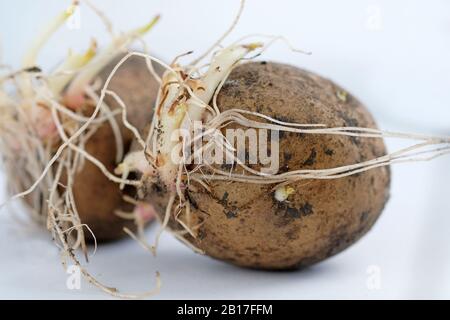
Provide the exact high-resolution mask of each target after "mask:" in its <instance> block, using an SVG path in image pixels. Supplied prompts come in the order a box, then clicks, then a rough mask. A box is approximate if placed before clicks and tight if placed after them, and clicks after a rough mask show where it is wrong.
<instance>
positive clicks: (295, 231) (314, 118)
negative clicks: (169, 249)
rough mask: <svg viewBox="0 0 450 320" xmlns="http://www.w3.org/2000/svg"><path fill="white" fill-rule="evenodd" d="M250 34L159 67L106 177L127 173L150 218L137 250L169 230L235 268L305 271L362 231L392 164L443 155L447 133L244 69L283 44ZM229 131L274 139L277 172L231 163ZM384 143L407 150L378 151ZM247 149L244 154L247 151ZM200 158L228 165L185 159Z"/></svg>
mask: <svg viewBox="0 0 450 320" xmlns="http://www.w3.org/2000/svg"><path fill="white" fill-rule="evenodd" d="M226 34H228V32H227V33H226ZM260 37H261V38H267V39H269V41H268V42H267V43H266V44H263V43H260V42H250V43H242V41H243V40H241V41H237V42H235V43H233V44H231V45H230V46H227V47H219V46H217V47H213V48H212V49H210V50H209V52H210V51H212V50H213V49H216V48H217V51H215V52H214V54H213V56H212V58H211V60H210V61H209V62H207V63H204V64H202V59H203V58H204V57H205V55H203V56H200V58H198V59H196V60H195V61H194V62H192V63H190V64H187V65H181V64H180V63H179V62H178V59H175V61H174V62H173V63H172V64H171V65H169V66H165V68H166V72H165V73H164V75H163V77H162V84H161V88H160V91H159V95H158V99H157V103H156V105H155V112H154V118H153V120H152V122H151V125H150V126H149V129H148V133H147V134H146V136H145V137H140V138H139V140H140V141H142V143H141V147H140V148H138V149H137V150H136V149H135V150H133V151H131V152H130V153H129V154H128V155H127V156H126V157H125V160H124V162H123V163H121V164H120V165H119V166H118V168H117V170H116V173H118V174H122V178H123V179H125V178H127V177H128V175H127V174H128V173H130V172H134V173H135V174H137V176H138V177H139V181H140V182H141V183H142V185H141V187H140V188H139V192H138V195H140V196H141V197H142V198H143V199H146V200H147V201H148V203H149V205H152V206H153V207H154V208H155V210H156V211H157V212H158V215H159V220H160V222H161V227H160V229H159V232H158V233H157V235H156V238H155V241H154V243H153V244H152V245H151V244H148V243H142V244H143V246H145V247H146V248H148V249H149V250H150V251H151V252H152V253H153V254H156V250H157V247H158V241H159V237H160V234H161V232H162V231H163V230H169V231H170V232H171V233H173V234H174V235H175V236H176V237H177V238H178V239H179V240H181V241H182V242H184V243H185V244H187V245H188V246H189V247H191V248H192V249H193V250H195V251H196V252H200V253H204V254H207V255H210V256H212V257H214V258H218V259H221V260H225V261H228V262H231V263H234V264H237V265H240V266H246V267H252V268H263V269H292V268H297V267H303V266H308V265H310V264H313V263H315V262H318V261H321V260H323V259H325V258H327V257H329V256H331V255H333V254H336V253H338V252H340V251H342V250H343V249H345V248H347V247H348V246H350V245H351V244H353V243H354V242H355V241H357V240H358V239H359V238H360V237H361V236H363V235H364V234H365V233H366V232H367V231H368V230H369V229H370V228H371V227H372V225H373V224H374V223H375V221H376V220H377V218H378V217H379V215H380V213H381V212H382V210H383V208H384V205H385V204H386V202H387V200H388V197H389V185H390V165H391V164H396V163H404V162H411V161H427V160H430V159H433V158H436V157H438V156H442V155H445V154H448V153H450V138H449V137H438V136H428V135H420V134H408V133H401V132H390V131H383V130H379V129H377V128H376V125H375V122H374V120H373V118H372V116H371V115H370V113H369V112H368V110H367V109H366V108H365V107H364V106H363V105H362V104H361V103H360V102H359V101H358V100H357V99H356V98H355V97H353V96H352V95H351V94H350V93H348V92H347V91H346V90H344V89H342V88H341V87H340V86H338V85H336V84H335V83H333V82H332V81H329V80H327V79H325V78H322V77H320V76H318V75H316V74H314V73H311V72H307V71H304V70H301V69H298V68H296V67H293V66H288V65H283V64H279V63H272V62H270V63H269V62H264V61H262V62H248V61H249V60H252V59H254V57H259V56H260V55H261V54H262V53H263V52H264V51H265V50H266V49H267V48H268V47H269V46H270V45H271V44H272V43H273V42H274V41H275V40H280V39H281V40H283V41H284V42H285V43H287V41H286V40H285V39H284V38H281V37H271V36H260ZM221 40H223V38H221V39H220V41H219V42H218V43H220V42H221ZM293 50H295V49H293ZM296 51H298V50H296ZM133 55H139V54H138V53H136V54H130V55H129V56H130V57H131V56H133ZM252 57H253V58H252ZM148 58H149V57H148ZM198 123H200V124H201V129H200V130H196V126H197V125H198ZM231 128H234V129H237V128H238V129H241V130H243V131H241V133H240V134H239V133H238V134H237V135H238V136H239V135H241V136H244V135H245V130H248V129H254V130H256V136H257V137H258V139H257V140H264V139H266V138H267V136H266V137H265V138H264V139H263V138H261V136H259V133H260V132H262V131H263V130H269V131H271V132H277V133H278V134H279V136H280V143H279V145H278V147H277V148H276V149H272V150H269V151H270V152H268V153H276V155H278V156H279V159H280V163H279V164H280V166H279V167H275V168H271V167H265V166H264V165H263V164H262V163H257V164H252V163H249V162H248V159H249V156H245V157H244V159H243V158H242V157H240V156H239V155H238V154H237V153H236V152H237V151H239V150H237V149H236V148H235V146H236V145H235V143H234V141H230V140H229V139H228V136H227V135H226V131H227V130H228V129H231ZM386 137H389V138H399V139H405V140H411V141H414V144H412V145H410V146H408V147H405V148H403V149H400V150H396V151H394V152H392V153H387V151H386V148H385V145H384V142H383V139H384V138H386ZM199 141H200V143H199ZM144 142H145V144H144ZM257 143H258V141H256V144H257ZM252 144H255V141H251V142H250V144H247V145H246V149H245V150H244V155H245V154H247V155H248V154H249V155H252V152H250V149H251V146H252ZM199 145H200V146H199ZM266 151H267V150H266ZM201 154H203V155H204V154H206V155H208V154H209V155H210V157H209V159H213V160H214V159H216V158H215V156H216V155H219V157H218V159H223V158H224V157H230V158H231V160H232V161H231V163H225V165H224V164H223V163H221V164H219V163H220V161H219V162H214V161H212V162H210V161H197V162H196V161H195V160H196V159H199V156H200V155H201ZM253 154H254V152H253ZM205 158H208V157H204V158H203V160H204V159H205ZM137 164H139V165H137ZM143 164H144V165H143ZM145 164H146V165H145ZM124 168H126V170H124ZM263 169H264V170H263ZM273 169H274V170H273Z"/></svg>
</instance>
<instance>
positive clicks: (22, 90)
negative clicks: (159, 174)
mask: <svg viewBox="0 0 450 320" xmlns="http://www.w3.org/2000/svg"><path fill="white" fill-rule="evenodd" d="M77 6H78V2H74V4H73V5H72V6H71V7H69V9H67V10H65V11H64V12H62V13H61V14H60V15H59V16H57V17H56V18H55V19H54V20H53V21H51V23H50V24H49V25H48V26H47V27H46V28H45V29H44V30H43V32H42V33H41V34H40V36H39V37H38V38H36V41H35V42H34V43H33V45H32V46H31V48H30V49H29V50H28V51H27V53H26V54H25V56H24V58H23V63H22V68H21V69H20V70H19V71H16V72H12V71H8V73H7V74H5V75H4V76H3V77H2V78H0V80H1V82H0V86H1V90H0V108H1V110H0V111H1V117H2V118H1V121H0V130H1V139H0V142H1V149H2V150H1V151H2V155H3V164H4V166H5V167H6V172H7V174H8V181H9V188H10V192H11V193H12V194H14V196H13V197H12V198H11V199H15V198H24V199H25V201H26V203H27V204H28V206H29V207H30V209H31V211H32V213H33V216H34V217H36V218H37V219H38V220H39V221H42V222H43V223H45V224H46V226H47V228H48V229H49V230H50V232H51V234H52V237H53V239H54V240H55V241H56V242H57V243H58V245H59V246H60V248H61V249H62V252H61V254H62V260H63V264H64V265H65V264H66V261H67V259H68V258H69V259H72V262H73V263H75V264H76V265H78V266H79V267H80V268H81V271H82V273H83V275H85V276H86V277H87V278H88V280H89V281H90V282H91V283H94V284H96V285H98V286H99V287H101V288H102V290H104V291H106V292H108V293H111V294H115V295H118V296H121V295H120V293H117V292H116V290H115V289H114V288H110V287H107V286H104V285H102V284H101V283H99V282H98V281H97V280H96V279H95V278H93V277H92V276H90V274H89V273H88V272H87V271H86V269H84V267H82V265H81V264H80V262H79V259H78V257H77V255H76V252H77V249H79V248H80V249H81V252H82V253H83V254H84V256H85V258H86V259H88V256H89V255H88V248H87V246H86V240H92V241H94V242H95V244H97V240H103V241H104V240H113V239H116V238H118V237H121V236H123V235H126V232H128V233H133V232H135V231H137V232H138V234H139V235H141V234H142V233H143V228H144V226H145V224H146V223H148V222H149V221H151V220H152V219H153V218H154V215H153V214H154V213H153V211H152V208H151V207H150V206H148V205H147V204H146V203H142V202H139V201H136V199H135V196H134V192H135V189H134V188H130V185H131V186H133V185H136V182H135V181H130V180H126V179H120V178H118V177H117V176H115V175H114V174H113V170H114V168H115V167H116V166H117V164H118V163H120V162H121V161H122V160H123V157H124V155H125V153H126V152H127V151H128V149H129V148H130V145H131V141H132V139H133V137H134V136H136V135H139V134H140V133H142V130H143V129H144V126H145V125H147V123H148V122H149V121H151V119H152V112H153V109H152V105H153V103H154V100H155V99H156V93H157V90H158V86H159V81H160V77H159V75H158V74H160V73H161V69H160V68H156V67H155V68H153V65H152V63H151V61H150V60H145V59H142V58H134V59H128V60H127V61H126V62H125V61H124V62H123V63H122V66H121V68H119V67H118V66H117V64H118V63H119V61H122V60H123V55H124V53H125V52H126V51H127V50H128V48H129V46H130V45H131V44H132V43H134V42H136V41H137V40H141V36H142V35H144V34H145V33H146V32H148V31H149V30H150V29H152V27H153V26H154V25H155V23H156V22H157V21H158V19H159V16H156V17H155V18H153V19H152V20H151V21H150V22H149V23H148V24H146V25H144V26H143V27H140V28H137V29H135V30H132V31H129V32H126V33H121V34H119V35H116V34H112V37H113V38H112V41H111V44H110V45H109V46H106V47H105V48H103V49H101V50H99V49H98V48H97V44H96V42H95V41H92V42H91V45H90V47H89V49H88V50H87V51H86V53H84V54H77V53H74V52H73V51H69V54H68V56H67V57H66V59H65V60H64V61H63V62H62V63H61V64H59V65H58V66H57V67H56V68H55V69H54V70H53V71H51V72H45V71H43V70H42V69H41V68H39V67H38V66H37V64H38V61H37V59H38V54H39V52H40V51H41V49H42V47H43V46H44V45H45V44H46V42H47V41H48V40H49V38H50V37H51V36H52V35H53V33H54V32H55V31H57V30H58V29H59V28H60V27H61V26H63V25H64V24H65V22H66V21H67V19H68V18H69V17H70V16H71V15H72V14H73V13H74V12H75V10H76V7H77ZM102 18H103V19H106V18H105V17H104V16H102ZM110 31H111V30H110ZM146 49H147V48H146V47H145V46H144V51H146ZM113 70H114V72H115V73H116V75H117V76H116V77H115V78H114V79H112V77H110V76H109V74H110V73H111V71H113ZM100 89H102V90H100ZM125 105H126V106H127V108H126V109H125V107H124V106H125ZM95 249H96V247H95V248H94V250H95ZM158 281H159V278H158ZM131 297H133V296H131Z"/></svg>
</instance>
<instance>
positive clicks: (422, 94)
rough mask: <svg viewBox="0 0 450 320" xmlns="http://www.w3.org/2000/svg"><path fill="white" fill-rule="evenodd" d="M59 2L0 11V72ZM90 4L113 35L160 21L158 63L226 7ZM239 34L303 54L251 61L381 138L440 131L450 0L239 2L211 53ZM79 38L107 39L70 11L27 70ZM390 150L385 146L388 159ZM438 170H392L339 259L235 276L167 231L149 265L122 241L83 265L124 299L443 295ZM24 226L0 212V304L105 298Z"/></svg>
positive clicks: (448, 103)
mask: <svg viewBox="0 0 450 320" xmlns="http://www.w3.org/2000/svg"><path fill="white" fill-rule="evenodd" d="M62 2H63V1H51V0H41V1H31V0H28V1H27V0H22V1H8V0H3V1H1V2H0V40H1V46H2V59H3V60H2V63H7V64H12V65H13V66H15V67H17V66H18V64H19V62H20V55H21V54H22V53H23V51H24V50H25V48H26V46H27V44H29V43H30V41H31V40H32V39H33V37H34V36H35V33H36V30H37V29H38V27H40V26H42V25H43V24H44V23H45V22H46V21H48V19H50V18H51V17H52V16H54V15H55V14H57V13H58V11H59V10H61V9H62V8H63V7H62V6H61V3H62ZM96 2H97V3H98V6H99V7H101V8H102V9H104V10H105V11H107V14H108V15H109V16H110V17H111V18H112V19H113V21H114V23H115V24H114V26H115V28H116V29H118V30H127V29H129V28H133V27H135V26H138V25H141V24H143V23H145V22H146V21H148V20H149V19H150V18H151V17H152V16H153V15H154V14H156V13H161V14H162V16H163V17H162V20H161V22H160V24H159V25H158V26H157V27H156V28H155V29H154V30H153V31H152V32H151V33H150V34H149V35H148V36H147V37H146V40H147V41H148V44H149V45H150V47H151V48H152V49H151V50H152V51H153V52H155V53H156V54H157V55H158V56H160V57H162V58H163V59H166V60H171V59H172V58H173V57H174V56H175V55H177V54H179V53H183V52H186V51H189V50H194V51H195V52H197V53H201V52H202V50H205V49H206V48H208V47H209V46H210V45H211V44H212V43H213V42H214V41H215V40H216V39H217V38H218V36H219V35H220V34H221V33H222V32H223V31H224V30H225V29H226V28H227V27H228V25H229V23H230V21H231V20H232V18H233V16H234V14H235V12H236V10H237V8H238V1H227V2H226V3H225V2H223V1H221V2H217V1H206V0H196V1H175V0H165V1H162V0H158V1H156V0H155V1H136V0H134V1H128V2H127V3H128V4H127V6H124V2H123V1H116V0H115V1H113V0H98V1H96ZM67 3H69V2H67ZM251 33H267V34H277V35H284V36H286V37H287V38H289V39H290V41H291V42H292V43H293V44H294V45H295V46H297V47H301V48H303V49H306V50H310V51H312V52H313V54H312V55H311V56H305V55H298V54H295V53H292V52H290V51H289V50H288V49H287V48H286V46H284V45H283V44H282V43H279V44H277V45H275V46H274V47H273V48H272V49H271V50H269V51H268V52H267V53H266V54H265V56H264V57H262V58H261V59H266V60H276V61H281V62H287V63H291V64H294V65H297V66H300V67H304V68H307V69H309V70H312V71H315V72H317V73H319V74H322V75H324V76H326V77H329V78H331V79H333V80H335V81H336V82H338V83H340V84H341V85H343V86H344V87H346V88H347V89H349V90H350V91H351V92H352V93H354V94H355V95H356V96H358V97H359V98H360V99H361V100H362V101H363V102H364V103H365V104H366V105H367V106H368V108H369V109H370V110H371V111H372V112H373V113H374V115H375V117H376V118H377V120H378V123H379V125H380V127H382V128H383V129H396V130H403V131H410V132H421V133H445V134H450V89H449V84H450V59H448V53H449V52H450V2H448V1H444V0H441V1H438V0H433V1H426V2H425V1H395V2H394V1H366V0H363V1H361V0H358V1H356V0H346V1H340V2H337V1H331V0H330V1H325V0H320V1H286V0H279V1H268V0H267V1H261V0H258V1H256V0H249V1H248V4H247V8H246V10H245V12H244V14H243V16H242V19H241V22H240V23H239V25H238V27H237V28H236V30H235V31H234V32H233V33H232V35H231V36H230V37H229V38H228V39H227V40H228V42H227V41H225V43H229V42H231V41H234V40H236V39H237V38H240V37H241V36H244V35H246V34H251ZM93 36H95V37H96V38H97V39H98V40H99V42H100V43H105V42H104V41H106V40H107V39H108V38H107V33H106V32H105V30H104V27H103V26H102V25H101V23H100V22H98V19H97V18H96V17H95V16H93V14H92V13H91V12H90V11H89V10H88V9H87V8H82V10H81V24H80V28H79V29H73V30H69V29H67V28H66V29H65V30H61V31H60V32H58V34H57V35H56V36H55V37H54V38H52V40H51V42H50V44H49V46H48V47H46V49H45V50H44V51H43V54H42V56H41V59H40V64H41V65H43V66H45V67H51V66H52V65H54V64H55V61H60V60H61V59H62V57H63V55H64V54H65V52H66V50H67V49H68V48H69V47H71V48H73V49H76V50H79V51H81V50H83V49H84V48H86V46H87V44H88V42H89V39H90V38H91V37H93ZM396 145H397V142H396V141H388V146H389V147H390V149H391V150H393V149H394V148H395V146H396ZM449 165H450V158H449V157H447V158H442V159H438V160H435V161H433V162H429V163H418V164H405V165H399V166H395V167H394V168H393V184H392V191H391V200H390V201H389V203H388V205H387V207H386V210H385V212H384V213H383V215H382V217H381V218H380V220H379V221H378V223H377V224H376V225H375V227H374V228H373V230H372V231H371V232H370V233H369V234H368V235H367V236H365V237H364V238H363V239H362V240H361V241H360V242H358V243H357V244H355V245H354V246H352V247H351V248H350V249H348V250H346V251H345V252H343V253H341V254H339V255H338V256H336V257H333V258H331V259H329V260H327V261H325V262H322V263H320V264H318V265H316V266H313V267H311V268H309V269H307V270H303V271H301V272H285V273H284V272H276V273H270V272H259V271H252V270H245V269H239V268H236V267H233V266H230V265H227V264H224V263H221V262H218V261H214V260H212V259H209V258H208V257H202V256H199V255H196V254H194V253H192V252H190V250H189V249H188V248H186V247H184V245H182V244H180V243H178V242H177V241H176V240H174V239H172V237H171V236H170V235H165V236H164V237H163V238H162V241H161V246H160V250H159V255H158V257H157V258H153V257H151V256H150V255H149V254H148V253H147V252H145V251H143V250H142V249H141V247H139V246H138V245H137V244H136V243H135V242H133V241H132V240H129V239H127V240H124V241H121V242H118V243H114V244H108V245H105V246H101V247H100V248H99V250H98V252H97V254H96V255H95V256H94V257H93V258H92V261H91V263H90V265H89V269H90V270H91V271H92V273H93V274H94V275H95V276H97V277H98V278H99V279H100V280H102V281H104V282H105V284H108V285H111V286H115V287H118V288H119V289H121V290H123V291H131V292H134V291H142V290H147V289H151V288H152V287H153V286H154V283H155V282H154V273H155V271H156V270H159V271H160V272H161V276H162V281H163V287H162V290H161V293H160V294H159V295H158V296H156V297H155V298H175V299H188V298H189V299H196V298H206V299H214V298H223V299H227V298H236V299H238V298H248V299H251V298H255V299H258V298H263V299H272V298H275V299H291V298H292V299H299V298H361V299H365V298H375V299H378V298H450V271H449V270H450V244H449V243H450V232H449V228H450V203H449V201H448V198H447V197H448V196H449V195H450V194H449V192H450V191H449V190H450V170H449ZM0 179H1V182H2V184H3V188H4V183H5V182H4V179H3V176H1V178H0ZM4 194H5V193H4V191H3V190H2V192H1V195H2V199H4ZM2 202H3V201H2ZM17 216H20V217H21V220H19V221H18V220H17ZM25 216H26V215H25V214H24V212H20V213H14V212H12V210H11V209H3V210H2V211H1V212H0V252H1V257H0V298H63V299H77V298H108V296H106V295H105V294H104V293H101V292H100V291H99V290H98V289H95V288H93V287H92V286H90V285H89V284H87V283H86V282H82V286H81V290H72V291H71V290H68V289H67V287H66V279H67V276H68V275H66V274H65V273H64V270H63V269H62V267H61V265H60V263H59V257H58V251H57V249H56V248H55V246H54V245H53V243H51V241H50V237H49V235H48V234H47V233H46V232H45V231H43V230H40V229H39V228H37V227H36V226H34V225H33V224H32V223H30V222H26V218H24V217H25ZM154 234H155V228H151V229H150V230H148V235H149V237H150V238H152V237H153V236H154ZM377 276H379V278H377ZM374 277H375V278H374ZM374 279H375V280H376V279H379V280H380V282H379V284H380V286H377V285H376V284H377V281H375V282H374ZM374 284H375V285H374Z"/></svg>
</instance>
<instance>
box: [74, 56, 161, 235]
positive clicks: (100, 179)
mask: <svg viewBox="0 0 450 320" xmlns="http://www.w3.org/2000/svg"><path fill="white" fill-rule="evenodd" d="M117 62H118V61H114V62H113V63H111V64H110V65H109V66H108V67H106V68H105V69H104V70H103V71H102V72H101V74H100V78H101V79H102V80H103V81H104V80H105V79H106V78H107V77H108V75H109V74H110V72H111V70H112V68H113V67H114V66H115V65H116V63H117ZM155 70H156V71H157V72H159V73H160V74H161V69H160V68H158V69H156V66H155ZM158 85H159V84H158V83H157V82H156V80H155V79H154V78H153V76H152V75H151V74H150V73H149V71H148V69H147V67H146V63H145V60H144V59H142V58H140V57H131V58H130V59H129V60H127V61H126V62H125V63H124V64H123V65H122V66H121V67H120V69H119V70H118V72H117V73H116V75H115V76H114V78H113V79H112V81H111V83H110V85H109V87H108V89H109V90H112V91H114V92H115V93H117V94H118V95H119V96H120V97H121V99H122V100H123V101H124V102H125V104H126V106H127V119H128V121H129V122H130V123H131V124H132V125H134V126H135V127H136V128H137V129H138V130H139V131H140V133H141V134H142V132H143V129H144V127H145V125H146V124H147V123H148V122H150V121H151V118H152V116H153V105H154V102H155V100H156V96H157V92H158ZM105 102H106V103H107V105H108V106H109V107H110V108H111V109H112V110H114V109H116V108H120V106H119V105H118V104H117V103H116V102H115V100H114V99H113V98H112V97H111V96H107V97H106V99H105ZM91 112H92V111H91ZM116 119H117V120H118V123H119V126H120V131H121V133H122V136H123V143H124V151H125V153H126V152H127V151H128V149H129V148H130V145H131V142H132V139H133V134H132V132H131V131H130V130H128V129H127V128H125V126H124V125H123V123H122V121H121V115H118V116H116ZM85 149H86V151H87V152H89V153H90V154H91V155H93V156H94V157H95V158H97V159H98V160H100V161H101V162H102V163H103V164H104V165H105V166H106V168H107V169H108V170H109V171H110V172H113V171H114V168H115V167H116V166H117V163H116V160H115V156H116V145H115V140H114V135H113V131H112V129H111V126H110V125H109V123H108V122H106V123H105V124H103V125H102V126H101V127H100V128H99V129H98V130H97V131H96V133H95V134H94V135H93V136H92V137H91V138H90V139H89V141H88V142H87V143H86V146H85ZM131 190H132V188H128V189H126V191H127V192H131ZM73 192H74V197H75V202H76V206H77V210H78V213H79V215H80V219H81V222H82V223H86V224H87V225H88V226H89V227H90V228H91V229H92V231H93V232H94V234H95V237H96V239H97V240H100V241H107V240H113V239H116V238H119V237H121V236H124V235H125V233H124V232H123V227H128V228H130V229H131V230H133V229H135V225H134V223H133V221H130V220H124V219H123V218H120V217H118V216H117V215H116V214H115V213H114V211H115V210H116V209H121V210H123V211H132V210H133V206H132V205H131V204H129V203H126V202H125V201H124V200H123V192H122V191H121V190H120V189H119V186H118V184H117V183H114V182H111V181H110V180H108V178H107V177H106V176H105V175H104V174H103V173H102V172H101V171H100V169H98V168H97V167H96V166H95V165H94V164H92V163H91V162H89V161H86V162H85V165H84V167H83V169H82V170H81V171H80V172H79V173H78V174H77V175H76V177H75V179H74V186H73ZM86 235H87V236H89V233H86Z"/></svg>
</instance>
